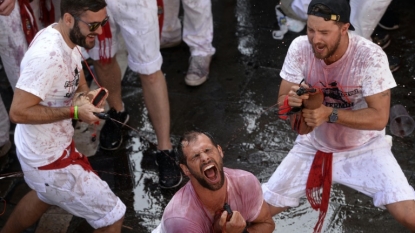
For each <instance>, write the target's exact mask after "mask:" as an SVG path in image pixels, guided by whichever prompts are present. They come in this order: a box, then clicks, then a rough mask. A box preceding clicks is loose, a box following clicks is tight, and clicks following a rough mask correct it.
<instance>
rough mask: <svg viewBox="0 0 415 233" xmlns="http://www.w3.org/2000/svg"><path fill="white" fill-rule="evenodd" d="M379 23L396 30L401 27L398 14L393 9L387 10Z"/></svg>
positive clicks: (388, 28)
mask: <svg viewBox="0 0 415 233" xmlns="http://www.w3.org/2000/svg"><path fill="white" fill-rule="evenodd" d="M378 25H379V27H381V28H383V29H386V30H396V29H398V28H399V19H398V16H397V15H396V14H395V13H394V12H393V11H390V10H387V11H386V12H385V14H383V16H382V18H381V19H380V21H379V23H378Z"/></svg>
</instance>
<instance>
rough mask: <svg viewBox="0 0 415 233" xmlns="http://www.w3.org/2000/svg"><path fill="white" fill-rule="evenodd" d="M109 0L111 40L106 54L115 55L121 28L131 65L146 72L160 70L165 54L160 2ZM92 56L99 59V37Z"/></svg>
mask: <svg viewBox="0 0 415 233" xmlns="http://www.w3.org/2000/svg"><path fill="white" fill-rule="evenodd" d="M107 4H108V5H107V14H108V15H109V16H110V20H109V22H110V26H111V33H112V43H111V44H109V43H108V42H107V43H106V48H105V50H106V54H107V55H111V57H113V58H114V56H115V54H116V53H117V51H118V46H119V45H118V44H119V43H118V41H117V38H118V37H117V36H118V34H119V33H120V32H121V35H122V36H123V38H124V41H125V45H126V47H127V51H128V67H130V69H131V70H133V71H134V72H138V73H140V74H145V75H150V74H153V73H155V72H156V71H159V70H160V69H161V64H162V63H163V58H162V56H161V53H160V37H159V25H158V16H157V2H156V1H155V0H137V1H128V0H117V1H107ZM110 47H111V54H110V53H109V50H110ZM89 56H90V57H91V58H92V59H93V60H99V43H98V39H97V40H96V43H95V47H94V48H92V49H91V50H89ZM114 59H115V58H114Z"/></svg>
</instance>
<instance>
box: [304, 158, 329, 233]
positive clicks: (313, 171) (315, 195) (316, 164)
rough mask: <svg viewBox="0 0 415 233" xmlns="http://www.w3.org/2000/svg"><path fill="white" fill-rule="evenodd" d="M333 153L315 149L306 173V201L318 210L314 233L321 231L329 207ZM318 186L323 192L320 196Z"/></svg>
mask: <svg viewBox="0 0 415 233" xmlns="http://www.w3.org/2000/svg"><path fill="white" fill-rule="evenodd" d="M332 163H333V153H324V152H321V151H317V153H316V155H315V156H314V160H313V164H312V165H311V168H310V173H309V175H308V180H307V185H306V194H307V199H308V202H310V204H311V207H313V209H314V210H320V213H319V216H318V221H317V223H316V226H315V227H314V233H319V232H321V229H322V228H323V222H324V218H325V217H326V214H327V210H328V207H329V199H330V189H331V181H332ZM320 188H323V193H322V195H321V196H320Z"/></svg>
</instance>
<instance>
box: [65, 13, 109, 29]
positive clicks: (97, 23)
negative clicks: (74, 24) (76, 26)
mask: <svg viewBox="0 0 415 233" xmlns="http://www.w3.org/2000/svg"><path fill="white" fill-rule="evenodd" d="M73 17H74V18H75V19H76V20H79V21H81V22H82V23H84V24H86V25H88V27H89V31H91V32H94V31H96V30H97V29H98V28H99V26H101V27H103V26H105V24H107V22H108V19H109V18H110V17H109V16H107V17H105V19H104V20H102V22H94V23H87V22H85V21H83V20H82V19H81V18H79V17H77V16H73Z"/></svg>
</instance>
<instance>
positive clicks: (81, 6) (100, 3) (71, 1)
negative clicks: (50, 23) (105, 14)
mask: <svg viewBox="0 0 415 233" xmlns="http://www.w3.org/2000/svg"><path fill="white" fill-rule="evenodd" d="M106 6H107V3H106V2H105V0H61V18H62V17H63V15H64V14H65V13H69V14H71V15H72V16H75V17H79V16H81V15H82V14H83V13H84V12H85V11H93V12H98V11H100V10H101V9H103V8H104V7H106Z"/></svg>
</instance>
